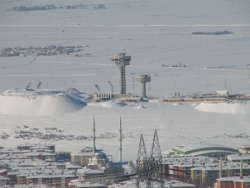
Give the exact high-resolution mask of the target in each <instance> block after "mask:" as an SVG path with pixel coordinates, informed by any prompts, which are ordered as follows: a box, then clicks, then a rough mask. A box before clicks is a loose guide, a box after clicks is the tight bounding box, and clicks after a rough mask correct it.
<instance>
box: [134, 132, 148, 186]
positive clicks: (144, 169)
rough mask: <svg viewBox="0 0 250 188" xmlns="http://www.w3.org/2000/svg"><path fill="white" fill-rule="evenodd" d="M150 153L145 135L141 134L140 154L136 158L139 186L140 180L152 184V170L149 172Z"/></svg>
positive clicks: (137, 184) (137, 182) (137, 183)
mask: <svg viewBox="0 0 250 188" xmlns="http://www.w3.org/2000/svg"><path fill="white" fill-rule="evenodd" d="M148 161H149V160H148V154H147V150H146V147H145V143H144V139H143V136H142V135H141V138H140V144H139V149H138V155H137V160H136V174H137V179H136V187H137V188H139V185H140V181H144V182H146V184H147V185H148V187H149V186H150V181H149V179H150V178H149V177H150V172H149V168H148V167H149V165H148V164H149V163H148Z"/></svg>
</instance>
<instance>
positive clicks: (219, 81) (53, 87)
mask: <svg viewBox="0 0 250 188" xmlns="http://www.w3.org/2000/svg"><path fill="white" fill-rule="evenodd" d="M46 3H48V4H54V5H56V6H65V5H68V4H69V2H68V1H65V2H64V1H61V0H54V1H52V2H51V1H43V2H42V3H41V2H39V1H36V2H33V1H32V2H31V1H28V0H20V1H8V0H2V1H1V2H0V17H1V19H0V41H1V42H0V48H1V49H3V48H8V47H16V46H21V47H28V46H35V47H45V46H48V45H56V46H60V45H61V46H65V45H66V46H84V50H83V53H85V54H89V55H88V56H87V57H72V56H70V55H57V56H38V57H0V92H1V93H2V94H1V95H0V113H1V114H0V135H1V134H3V132H6V133H8V134H10V135H11V137H10V138H9V139H1V140H0V145H3V146H15V145H16V144H17V143H22V142H27V141H30V142H42V141H43V140H38V139H31V140H22V139H15V138H14V136H15V130H16V129H17V128H16V126H23V125H27V126H29V127H30V128H34V127H37V128H39V129H40V130H44V128H45V127H58V128H60V129H61V130H63V131H64V132H62V133H61V134H67V135H69V134H74V135H86V136H89V135H91V134H92V133H91V130H92V116H93V115H95V119H96V132H97V134H100V137H99V139H98V140H97V146H98V147H99V148H103V149H104V151H105V152H107V153H108V154H112V155H113V156H114V159H117V156H118V147H119V146H118V143H117V141H118V138H117V135H116V133H117V132H118V125H119V121H118V120H119V116H120V115H121V117H122V123H123V133H124V136H125V138H124V140H123V144H124V147H123V151H124V160H128V159H131V158H132V159H135V157H136V154H137V148H138V144H139V135H140V134H144V135H145V140H146V143H147V146H148V149H149V146H150V144H151V142H152V136H153V130H154V129H157V130H158V134H159V136H160V138H159V139H160V144H161V148H162V150H163V151H164V150H168V149H170V148H171V147H172V146H175V145H177V144H183V143H192V142H200V141H210V142H216V143H218V142H219V143H221V144H225V145H229V146H234V147H237V146H240V145H241V144H247V143H249V138H248V133H249V132H250V131H249V129H250V128H249V122H250V107H249V106H250V104H249V103H234V104H233V103H229V104H228V103H223V104H221V103H219V104H207V103H206V104H193V103H176V104H172V103H159V102H157V101H156V102H155V103H154V102H150V103H146V102H145V103H144V102H142V103H129V104H127V105H125V104H124V103H119V102H108V103H102V104H91V105H89V104H88V105H87V106H86V103H85V102H84V98H86V97H87V96H82V94H75V92H73V90H72V89H71V90H68V88H75V89H77V90H78V91H79V92H80V93H88V94H91V93H94V92H96V91H97V90H96V88H95V86H94V85H95V84H98V86H99V87H100V89H101V92H104V93H108V92H110V91H111V88H110V85H109V84H108V81H110V82H111V83H112V84H113V85H114V90H115V92H119V70H118V67H116V66H115V65H114V62H112V61H110V56H111V55H113V54H114V53H117V52H124V53H126V54H127V55H131V56H132V60H131V63H130V65H129V66H127V67H126V73H127V74H126V77H127V92H128V93H132V94H135V95H141V85H140V84H139V83H137V82H136V78H137V76H138V75H140V74H150V75H151V80H152V81H151V83H150V85H149V84H147V94H148V96H152V97H161V98H163V97H164V96H171V95H173V94H174V93H175V92H180V94H193V93H203V92H212V91H215V90H228V91H229V92H230V93H245V94H249V93H250V62H249V59H250V53H249V51H250V20H249V17H250V2H249V1H243V0H239V1H227V0H222V1H216V0H211V1H206V0H191V1H190V0H177V1H176V0H168V1H162V0H157V1H139V0H138V1H132V0H131V1H130V0H126V1H125V0H116V1H112V0H109V1H108V0H104V1H103V0H102V1H100V0H95V1H92V0H87V1H84V4H86V5H89V6H88V8H86V9H51V10H36V11H11V10H9V9H11V8H13V7H17V6H21V5H25V6H34V5H44V4H46ZM72 3H74V4H75V5H77V4H79V3H82V1H80V0H76V1H73V2H71V5H72ZM99 4H103V5H105V6H104V7H101V8H96V7H98V5H99ZM199 31H201V32H216V31H230V32H232V34H227V35H192V32H199ZM180 63H181V64H182V65H186V67H163V66H162V65H170V66H171V65H179V64H180ZM39 81H41V82H42V86H41V91H43V92H41V91H40V93H39V92H38V91H37V90H35V89H36V86H37V84H38V82H39ZM28 83H31V89H34V90H35V92H34V91H29V92H28V93H25V90H24V88H25V87H26V86H27V84H28ZM12 88H22V89H23V90H22V89H21V90H18V91H22V92H21V93H22V94H24V93H25V95H20V94H17V93H16V91H17V90H15V89H12ZM52 91H54V93H53V92H52ZM66 91H67V92H66ZM74 91H75V90H74ZM51 92H52V93H51ZM27 95H28V96H29V97H27ZM103 135H104V136H103ZM104 137H106V139H104ZM53 142H55V143H56V146H57V150H69V151H73V150H78V149H80V148H82V147H84V146H91V145H92V143H91V140H84V141H76V140H72V141H53Z"/></svg>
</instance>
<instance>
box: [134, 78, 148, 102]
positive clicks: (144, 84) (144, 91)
mask: <svg viewBox="0 0 250 188" xmlns="http://www.w3.org/2000/svg"><path fill="white" fill-rule="evenodd" d="M137 82H140V83H142V98H146V97H147V96H146V83H147V82H151V77H150V76H148V75H139V76H138V78H137Z"/></svg>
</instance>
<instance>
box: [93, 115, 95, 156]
mask: <svg viewBox="0 0 250 188" xmlns="http://www.w3.org/2000/svg"><path fill="white" fill-rule="evenodd" d="M95 150H96V149H95V117H94V115H93V155H95Z"/></svg>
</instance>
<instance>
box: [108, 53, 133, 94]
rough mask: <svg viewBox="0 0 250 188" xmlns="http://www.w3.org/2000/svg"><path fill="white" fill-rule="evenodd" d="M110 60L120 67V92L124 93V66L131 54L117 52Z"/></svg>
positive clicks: (128, 62)
mask: <svg viewBox="0 0 250 188" xmlns="http://www.w3.org/2000/svg"><path fill="white" fill-rule="evenodd" d="M110 59H111V61H114V62H115V65H116V66H118V67H119V68H120V87H121V88H120V94H126V74H125V67H126V65H129V64H130V61H131V56H125V53H117V54H115V55H113V56H112V57H111V58H110Z"/></svg>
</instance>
